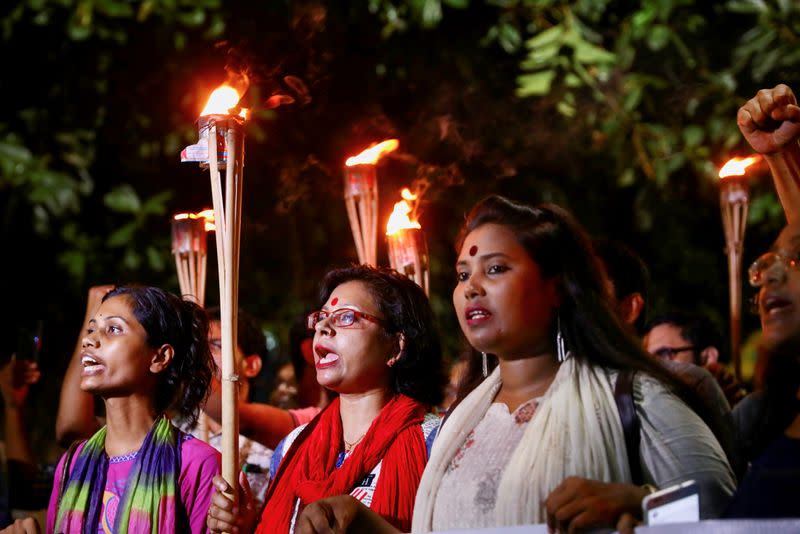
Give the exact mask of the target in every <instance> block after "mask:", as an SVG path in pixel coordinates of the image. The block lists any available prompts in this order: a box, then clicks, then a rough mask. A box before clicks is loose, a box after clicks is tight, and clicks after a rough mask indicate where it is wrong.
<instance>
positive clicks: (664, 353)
mask: <svg viewBox="0 0 800 534" xmlns="http://www.w3.org/2000/svg"><path fill="white" fill-rule="evenodd" d="M695 348H696V347H694V346H693V345H689V346H686V347H661V348H660V349H658V350H654V351H653V356H658V357H659V358H661V359H662V360H674V359H675V356H677V355H678V354H680V353H681V352H685V351H687V350H694V349H695Z"/></svg>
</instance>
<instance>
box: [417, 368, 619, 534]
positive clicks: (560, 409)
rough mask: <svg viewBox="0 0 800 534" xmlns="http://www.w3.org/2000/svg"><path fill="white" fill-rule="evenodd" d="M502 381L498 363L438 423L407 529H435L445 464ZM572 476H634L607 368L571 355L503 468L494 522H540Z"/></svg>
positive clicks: (609, 478) (615, 478)
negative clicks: (553, 494) (550, 498)
mask: <svg viewBox="0 0 800 534" xmlns="http://www.w3.org/2000/svg"><path fill="white" fill-rule="evenodd" d="M501 385H502V382H501V379H500V369H499V368H497V369H495V370H494V372H493V373H492V374H491V375H489V377H487V378H486V379H485V380H484V381H483V382H482V383H481V384H480V385H479V386H478V387H477V388H475V390H474V391H472V392H471V393H470V394H469V395H468V396H467V397H466V398H464V400H463V401H462V402H461V403H460V404H459V405H458V406H457V407H456V408H455V410H453V412H452V413H451V414H450V417H449V418H448V419H447V422H446V424H445V425H444V426H442V428H441V431H440V433H439V435H438V436H437V438H436V441H435V442H434V446H433V450H432V451H431V456H430V459H429V460H428V464H427V466H426V467H425V471H424V473H423V475H422V480H421V482H420V486H419V489H418V490H417V498H416V502H415V504H414V517H413V522H412V532H428V531H430V530H431V529H432V522H433V507H434V504H435V501H436V496H437V493H438V491H439V486H440V484H441V481H442V477H443V475H444V473H445V469H447V466H448V465H450V462H451V460H452V459H453V456H454V455H455V454H456V453H457V452H458V450H459V449H460V448H461V446H462V445H463V443H464V441H465V439H466V436H467V434H469V433H470V432H471V431H472V430H473V429H474V428H475V426H476V425H477V424H478V423H479V422H480V421H481V420H482V419H483V417H484V416H485V414H486V411H487V410H488V409H489V407H490V406H491V404H492V403H493V402H494V398H495V396H496V395H497V392H498V391H499V389H500V386H501ZM498 439H502V436H498ZM569 476H579V477H582V478H588V479H592V480H598V481H602V482H627V483H630V482H631V474H630V468H629V466H628V454H627V452H626V449H625V440H624V436H623V431H622V423H621V422H620V419H619V415H618V411H617V405H616V402H615V400H614V392H613V386H612V380H611V378H610V376H609V371H607V370H605V369H603V368H600V367H593V366H591V365H590V364H587V363H584V362H581V361H578V360H577V359H576V358H574V357H572V358H569V359H567V360H566V361H565V362H564V363H563V364H561V367H560V368H559V370H558V373H556V377H555V379H554V380H553V383H552V384H551V385H550V387H549V388H548V390H547V393H545V395H544V396H543V397H542V399H541V401H540V403H539V406H538V408H537V409H536V415H535V416H534V417H533V419H532V420H531V422H530V423H529V424H528V428H527V429H526V430H525V433H524V434H523V436H522V440H521V441H520V443H519V444H518V445H517V447H516V449H515V450H514V452H513V453H512V455H511V459H510V460H509V463H508V465H507V466H506V468H505V470H504V471H503V474H502V477H501V479H500V485H499V487H498V489H497V500H496V507H495V514H496V522H495V525H496V526H510V525H521V524H530V523H543V522H544V521H545V520H546V517H545V511H544V501H545V499H547V496H548V495H549V494H550V492H552V491H553V490H554V489H555V488H556V487H557V486H558V485H559V484H561V482H562V481H563V480H564V479H565V478H567V477H569Z"/></svg>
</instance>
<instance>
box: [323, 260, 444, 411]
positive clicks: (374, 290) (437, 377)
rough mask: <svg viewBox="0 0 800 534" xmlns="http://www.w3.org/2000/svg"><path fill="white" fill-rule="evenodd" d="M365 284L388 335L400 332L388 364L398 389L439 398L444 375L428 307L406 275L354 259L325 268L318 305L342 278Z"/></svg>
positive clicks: (428, 399)
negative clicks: (395, 357)
mask: <svg viewBox="0 0 800 534" xmlns="http://www.w3.org/2000/svg"><path fill="white" fill-rule="evenodd" d="M351 281H358V282H362V283H363V284H365V285H366V286H367V287H368V288H369V291H370V293H371V294H372V298H373V299H374V300H375V304H376V305H377V306H378V310H379V311H380V313H381V316H382V317H383V319H384V325H383V329H384V332H385V333H386V335H387V336H394V335H395V334H402V335H403V337H404V339H405V343H404V346H403V351H402V353H401V355H400V358H399V359H398V360H397V362H396V363H395V364H394V365H393V366H392V367H391V384H392V389H393V391H395V392H396V393H402V394H404V395H407V396H409V397H411V398H412V399H415V400H418V401H420V402H422V403H424V404H427V405H429V406H436V405H438V404H439V403H441V402H442V398H443V395H444V386H445V383H446V382H447V378H446V375H445V372H444V366H443V363H442V348H441V343H440V341H439V334H438V332H437V330H436V326H435V322H434V318H433V311H432V310H431V305H430V302H429V301H428V297H427V296H426V295H425V292H424V291H423V290H422V288H420V287H419V286H418V285H417V284H415V283H414V282H413V281H412V280H410V279H409V278H408V277H406V276H403V275H401V274H400V273H398V272H397V271H393V270H391V269H386V268H375V267H370V266H368V265H355V266H351V267H345V268H342V269H336V270H333V271H331V272H329V273H328V274H327V275H326V276H325V279H324V280H323V281H322V289H321V291H320V305H323V304H324V303H325V302H327V301H328V298H329V297H330V296H331V293H333V291H334V289H336V288H337V287H338V286H340V285H342V284H344V283H345V282H351Z"/></svg>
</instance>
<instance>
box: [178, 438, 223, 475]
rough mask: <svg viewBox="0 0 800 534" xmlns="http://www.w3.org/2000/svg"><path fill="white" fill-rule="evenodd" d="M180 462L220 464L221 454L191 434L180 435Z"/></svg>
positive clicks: (184, 464) (185, 463)
mask: <svg viewBox="0 0 800 534" xmlns="http://www.w3.org/2000/svg"><path fill="white" fill-rule="evenodd" d="M181 440H182V443H181V462H182V464H183V466H184V467H185V466H189V465H193V464H196V465H200V464H203V465H205V464H212V465H216V466H219V465H221V456H220V453H219V451H218V450H217V449H215V448H214V447H212V446H211V445H209V444H208V443H206V442H205V441H203V440H201V439H197V438H195V437H194V436H192V435H191V434H182V435H181Z"/></svg>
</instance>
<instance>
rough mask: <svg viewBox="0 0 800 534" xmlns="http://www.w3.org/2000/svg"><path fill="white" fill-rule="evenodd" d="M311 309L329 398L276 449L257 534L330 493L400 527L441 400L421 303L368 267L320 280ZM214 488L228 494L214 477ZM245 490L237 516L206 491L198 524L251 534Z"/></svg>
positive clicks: (408, 288) (395, 279)
mask: <svg viewBox="0 0 800 534" xmlns="http://www.w3.org/2000/svg"><path fill="white" fill-rule="evenodd" d="M321 302H322V303H323V304H322V307H321V309H320V310H319V311H316V312H313V313H311V314H310V315H309V316H308V326H309V328H312V329H313V330H314V359H315V364H316V374H317V380H318V381H319V383H320V384H321V385H322V386H324V387H326V388H329V389H331V390H333V391H335V392H337V393H338V394H339V396H338V398H336V399H335V400H334V401H333V402H332V403H331V404H330V405H329V406H328V407H327V408H325V409H324V410H323V411H322V412H321V413H320V414H319V415H318V416H317V417H316V418H315V419H314V420H313V421H312V422H311V423H309V424H308V425H305V426H302V427H299V428H298V429H296V430H295V431H293V432H292V433H291V434H290V435H289V436H287V438H286V439H285V440H284V441H283V442H282V443H281V444H280V445H278V448H277V449H276V451H275V455H274V456H273V466H274V467H276V469H274V472H275V474H274V478H273V481H272V483H271V485H270V489H269V491H268V493H267V504H266V506H265V508H264V511H263V513H262V515H261V521H260V523H259V524H258V530H257V531H258V532H263V533H270V534H273V533H274V534H283V533H287V532H294V530H295V525H296V521H297V516H298V514H299V512H300V511H301V510H302V508H303V507H305V506H307V505H308V504H310V503H313V502H315V501H317V500H318V499H322V498H324V497H329V496H332V495H339V494H350V495H352V496H353V497H354V498H355V499H358V501H359V502H363V503H364V504H365V505H367V506H369V507H370V508H371V509H372V510H373V511H374V512H375V513H377V514H378V515H379V516H380V517H382V518H384V519H385V520H386V521H388V522H389V523H390V524H392V525H394V526H395V527H397V528H399V529H401V530H408V529H409V528H410V526H411V513H412V510H413V504H414V496H415V495H416V492H417V485H418V484H419V480H420V477H421V476H422V470H423V468H424V467H425V462H426V461H427V458H428V450H429V449H428V446H429V444H430V442H431V440H432V435H433V431H434V430H435V429H436V428H437V427H438V421H439V419H438V417H437V416H436V415H434V414H432V413H430V410H431V408H432V407H433V406H436V405H437V404H438V403H439V402H440V401H441V398H442V390H443V386H444V382H445V377H444V371H443V368H442V360H441V349H440V345H439V338H438V335H437V334H436V331H435V329H434V326H433V313H432V311H431V308H430V304H429V303H428V299H427V297H426V296H425V293H424V292H423V291H422V289H421V288H420V287H419V286H418V285H416V284H415V283H414V282H413V281H411V280H409V279H408V278H406V277H404V276H401V275H400V274H398V273H396V272H394V271H389V270H386V269H376V268H372V267H368V266H357V267H350V268H345V269H339V270H335V271H332V272H330V273H328V275H327V276H326V277H325V280H324V282H323V288H322V292H321ZM215 484H216V485H217V488H218V489H219V490H220V491H227V490H228V487H227V484H226V483H225V482H224V480H222V478H221V477H217V478H215ZM242 486H245V484H244V480H242ZM248 493H249V492H248V491H246V489H245V491H244V492H243V494H242V496H241V500H240V506H239V510H241V512H239V513H234V512H235V510H234V506H233V502H232V501H231V500H229V499H228V498H227V497H225V496H224V495H223V494H222V493H216V494H215V495H214V497H213V505H212V506H211V509H210V510H209V519H208V527H209V528H210V529H211V530H212V531H214V532H222V531H224V532H232V529H233V528H234V527H238V532H240V533H246V532H252V531H253V529H254V528H255V525H254V523H255V519H256V518H255V515H256V514H255V508H254V506H253V504H252V500H251V499H250V497H249V494H248Z"/></svg>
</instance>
